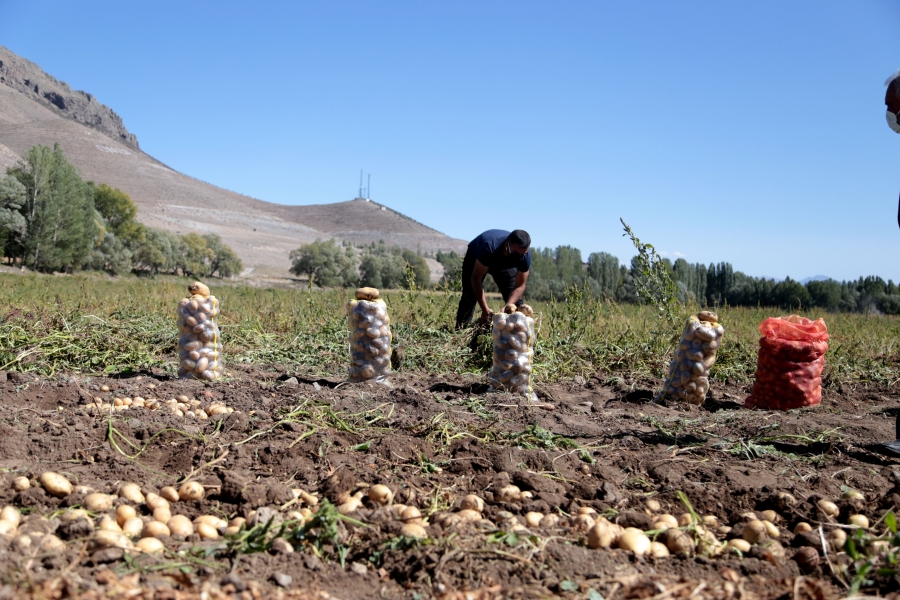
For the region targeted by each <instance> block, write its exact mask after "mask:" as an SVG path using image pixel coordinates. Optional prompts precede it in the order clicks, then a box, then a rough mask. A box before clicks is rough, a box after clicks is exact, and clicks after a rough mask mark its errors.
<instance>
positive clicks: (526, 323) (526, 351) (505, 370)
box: [488, 304, 534, 397]
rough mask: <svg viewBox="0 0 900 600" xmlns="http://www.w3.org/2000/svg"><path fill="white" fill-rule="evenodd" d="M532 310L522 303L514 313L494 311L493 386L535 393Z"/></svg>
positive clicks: (489, 378)
mask: <svg viewBox="0 0 900 600" xmlns="http://www.w3.org/2000/svg"><path fill="white" fill-rule="evenodd" d="M531 314H532V311H531V308H530V307H529V306H528V305H527V304H523V305H522V306H521V307H519V309H518V310H517V311H515V312H513V313H512V314H506V313H497V314H495V315H494V319H493V330H492V332H491V336H492V337H493V339H494V365H493V367H492V368H491V370H490V372H489V373H488V381H489V382H490V384H491V387H493V388H494V389H498V390H507V391H510V392H513V393H517V394H525V395H527V396H529V397H531V395H532V389H531V379H532V377H531V375H532V370H533V367H534V319H533V318H532V317H531Z"/></svg>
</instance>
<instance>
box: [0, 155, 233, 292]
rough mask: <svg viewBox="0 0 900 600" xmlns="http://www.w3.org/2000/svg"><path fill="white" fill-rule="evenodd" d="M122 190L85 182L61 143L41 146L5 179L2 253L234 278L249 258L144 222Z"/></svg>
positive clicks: (24, 260)
mask: <svg viewBox="0 0 900 600" xmlns="http://www.w3.org/2000/svg"><path fill="white" fill-rule="evenodd" d="M136 217H137V206H136V205H135V204H134V202H133V201H132V200H131V198H130V197H129V196H128V194H126V193H125V192H123V191H122V190H119V189H116V188H112V187H110V186H108V185H106V184H102V183H101V184H95V183H94V182H92V181H84V180H82V179H81V177H80V176H79V174H78V171H77V170H76V169H75V167H74V166H73V165H72V164H71V163H69V161H68V160H67V159H66V157H65V156H64V155H63V152H62V150H61V149H60V148H59V145H58V144H57V145H55V146H54V147H53V148H49V147H46V146H40V145H38V146H35V147H34V148H32V149H31V150H29V151H28V152H27V153H26V154H25V157H24V158H23V159H22V161H20V163H19V164H17V165H16V166H14V167H11V168H9V169H7V171H6V175H5V176H3V177H0V257H2V258H3V259H4V261H5V262H6V263H7V264H16V265H21V266H24V267H27V268H29V269H32V270H35V271H41V272H54V271H56V272H72V271H76V270H80V269H93V270H98V271H106V272H107V273H111V274H122V273H129V272H137V273H150V274H157V273H172V274H182V275H185V276H188V277H210V276H215V277H231V276H233V275H236V274H238V273H240V271H241V270H242V269H243V264H242V262H241V260H240V258H238V256H237V254H236V253H235V252H234V251H233V250H232V249H231V248H230V247H229V246H228V245H227V244H225V243H224V242H223V241H222V239H221V238H220V237H219V236H217V235H214V234H206V235H198V234H196V233H189V234H187V235H179V234H177V233H173V232H170V231H165V230H162V229H156V228H153V227H147V226H145V225H142V224H141V223H138V222H137V221H136V220H135V219H136Z"/></svg>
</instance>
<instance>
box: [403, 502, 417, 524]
mask: <svg viewBox="0 0 900 600" xmlns="http://www.w3.org/2000/svg"><path fill="white" fill-rule="evenodd" d="M400 520H401V521H404V522H406V523H416V524H419V525H421V524H422V513H421V512H419V509H418V508H416V507H415V506H407V507H406V508H404V509H403V512H401V513H400Z"/></svg>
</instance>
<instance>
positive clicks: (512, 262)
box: [469, 229, 531, 272]
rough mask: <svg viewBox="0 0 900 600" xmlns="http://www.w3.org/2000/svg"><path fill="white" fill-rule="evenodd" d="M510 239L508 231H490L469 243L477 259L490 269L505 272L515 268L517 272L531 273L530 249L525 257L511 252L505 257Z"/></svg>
mask: <svg viewBox="0 0 900 600" xmlns="http://www.w3.org/2000/svg"><path fill="white" fill-rule="evenodd" d="M508 237H509V232H508V231H503V230H502V229H488V230H487V231H485V232H484V233H482V234H481V235H479V236H478V237H477V238H475V239H474V240H472V241H471V242H469V250H470V251H472V252H474V253H475V258H477V259H478V261H479V262H480V263H481V264H483V265H484V266H486V267H487V268H488V269H498V270H505V269H512V268H513V267H515V269H516V270H517V271H522V272H526V271H529V270H530V269H531V250H530V249H529V250H528V252H526V253H525V256H519V255H518V254H516V253H515V252H510V253H509V256H504V255H503V251H504V250H505V249H506V243H505V242H506V238H508Z"/></svg>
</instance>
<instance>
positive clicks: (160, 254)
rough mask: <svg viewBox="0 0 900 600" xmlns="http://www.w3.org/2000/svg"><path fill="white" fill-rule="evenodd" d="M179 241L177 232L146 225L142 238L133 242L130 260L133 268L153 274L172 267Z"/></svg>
mask: <svg viewBox="0 0 900 600" xmlns="http://www.w3.org/2000/svg"><path fill="white" fill-rule="evenodd" d="M179 243H180V240H179V239H178V235H177V234H175V233H172V232H170V231H164V230H162V229H154V228H153V227H148V228H147V229H146V231H145V234H144V236H143V238H142V239H141V240H140V241H139V242H137V243H136V244H134V250H133V253H134V255H133V256H132V261H133V263H134V266H135V268H137V269H141V270H146V271H150V273H151V274H153V275H156V274H157V273H159V272H160V271H161V270H164V269H166V268H167V267H168V268H171V269H174V267H175V263H176V256H177V255H178V254H179V252H178V245H179Z"/></svg>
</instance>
